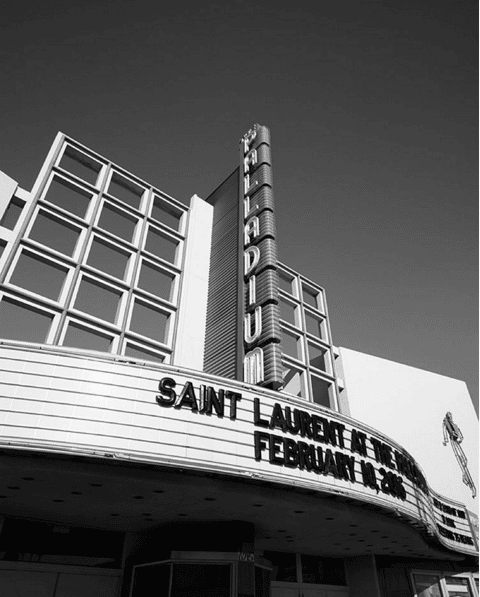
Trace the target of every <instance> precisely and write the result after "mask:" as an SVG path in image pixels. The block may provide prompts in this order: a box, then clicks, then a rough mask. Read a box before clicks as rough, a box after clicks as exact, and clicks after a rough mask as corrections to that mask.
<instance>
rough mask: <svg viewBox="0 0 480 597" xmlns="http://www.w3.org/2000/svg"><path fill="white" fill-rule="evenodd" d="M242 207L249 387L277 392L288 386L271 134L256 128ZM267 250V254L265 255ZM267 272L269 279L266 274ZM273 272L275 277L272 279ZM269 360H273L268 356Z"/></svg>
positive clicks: (244, 160)
mask: <svg viewBox="0 0 480 597" xmlns="http://www.w3.org/2000/svg"><path fill="white" fill-rule="evenodd" d="M240 160H241V161H240V174H239V176H240V184H239V201H240V207H241V209H240V211H241V213H243V221H240V227H241V229H240V230H239V234H240V235H241V237H242V239H243V241H242V242H243V251H244V259H243V260H244V266H243V280H240V283H241V284H242V283H243V293H244V297H245V300H244V305H245V306H246V310H247V312H246V313H245V312H244V317H243V340H244V341H243V364H244V367H243V377H244V381H246V382H248V383H252V384H256V385H262V386H264V387H267V388H271V389H274V390H278V389H280V388H281V387H282V385H283V379H282V365H281V360H282V350H281V346H280V344H279V341H280V338H279V334H277V333H276V332H275V330H277V329H278V327H279V322H278V318H279V310H278V307H277V305H278V286H277V285H274V284H266V285H264V284H265V281H267V280H269V279H270V278H271V276H272V275H274V276H278V274H277V271H278V268H277V260H276V239H275V219H274V207H273V190H272V162H271V152H270V131H269V130H268V128H267V127H265V126H261V125H259V124H256V125H255V126H254V127H253V128H251V129H250V130H249V131H248V132H247V133H246V134H245V135H244V136H243V138H242V139H241V141H240ZM267 248H268V250H266V249H267ZM264 272H265V273H264ZM268 272H270V273H268ZM266 355H268V357H267V356H266Z"/></svg>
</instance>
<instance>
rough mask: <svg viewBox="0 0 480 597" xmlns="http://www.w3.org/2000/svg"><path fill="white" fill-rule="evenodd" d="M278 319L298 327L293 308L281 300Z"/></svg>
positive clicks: (290, 304) (291, 304)
mask: <svg viewBox="0 0 480 597" xmlns="http://www.w3.org/2000/svg"><path fill="white" fill-rule="evenodd" d="M280 318H281V319H283V320H285V321H288V323H291V324H292V325H295V326H297V327H298V324H297V321H296V319H295V306H294V305H293V303H290V302H289V301H286V300H285V299H283V298H280Z"/></svg>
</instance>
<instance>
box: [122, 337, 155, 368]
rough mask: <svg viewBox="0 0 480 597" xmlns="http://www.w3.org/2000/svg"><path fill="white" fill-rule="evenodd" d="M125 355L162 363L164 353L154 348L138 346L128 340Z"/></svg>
mask: <svg viewBox="0 0 480 597" xmlns="http://www.w3.org/2000/svg"><path fill="white" fill-rule="evenodd" d="M125 356H127V357H134V358H135V359H144V360H145V361H156V362H157V363H163V361H164V360H165V355H163V354H161V353H159V352H156V351H155V350H154V349H152V350H147V349H145V348H139V347H138V346H137V345H136V344H131V343H130V342H128V343H127V346H126V348H125Z"/></svg>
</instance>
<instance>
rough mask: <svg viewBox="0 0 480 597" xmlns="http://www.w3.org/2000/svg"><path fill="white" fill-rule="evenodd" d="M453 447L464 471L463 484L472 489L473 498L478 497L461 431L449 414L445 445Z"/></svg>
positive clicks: (444, 424) (445, 431) (444, 429)
mask: <svg viewBox="0 0 480 597" xmlns="http://www.w3.org/2000/svg"><path fill="white" fill-rule="evenodd" d="M449 440H450V443H451V445H452V449H453V453H454V454H455V457H456V459H457V461H458V464H459V466H460V468H461V469H462V473H463V477H462V479H463V482H464V483H465V485H467V487H470V489H471V490H472V497H475V496H476V495H477V489H476V487H475V483H474V482H473V479H472V475H471V474H470V471H469V470H468V466H467V464H468V460H467V457H466V456H465V452H464V451H463V449H462V447H461V446H460V444H461V443H462V441H463V435H462V432H461V431H460V429H459V427H458V425H456V424H455V423H454V422H453V417H452V413H451V412H447V414H446V415H445V418H444V419H443V445H444V446H446V445H447V443H448V441H449Z"/></svg>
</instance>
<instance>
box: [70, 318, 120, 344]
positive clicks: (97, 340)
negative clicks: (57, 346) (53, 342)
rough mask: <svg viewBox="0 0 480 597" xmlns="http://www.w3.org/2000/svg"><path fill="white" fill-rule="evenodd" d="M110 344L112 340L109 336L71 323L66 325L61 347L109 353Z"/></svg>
mask: <svg viewBox="0 0 480 597" xmlns="http://www.w3.org/2000/svg"><path fill="white" fill-rule="evenodd" d="M111 344H112V338H111V337H110V336H108V335H106V334H102V333H101V332H99V331H97V330H93V329H90V328H86V327H84V326H81V325H79V324H77V323H73V322H72V321H71V322H70V323H69V324H68V328H67V333H66V334H65V339H64V340H63V346H72V347H74V348H85V349H87V350H99V351H101V352H109V349H110V346H111Z"/></svg>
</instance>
